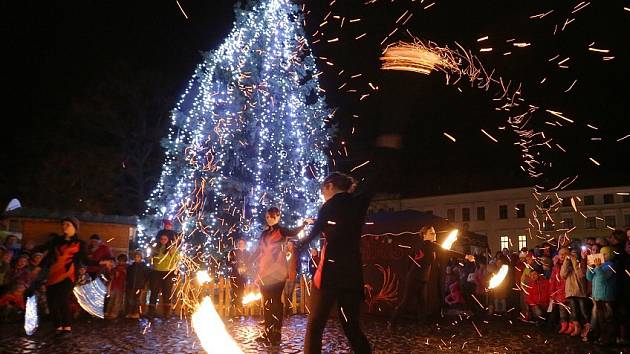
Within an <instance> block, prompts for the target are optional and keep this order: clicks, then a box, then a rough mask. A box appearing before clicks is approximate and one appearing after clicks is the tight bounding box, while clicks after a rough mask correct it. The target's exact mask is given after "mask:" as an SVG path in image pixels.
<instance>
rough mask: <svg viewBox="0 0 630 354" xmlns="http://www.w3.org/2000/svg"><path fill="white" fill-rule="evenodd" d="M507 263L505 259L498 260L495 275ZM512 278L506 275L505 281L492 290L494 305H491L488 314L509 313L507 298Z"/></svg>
mask: <svg viewBox="0 0 630 354" xmlns="http://www.w3.org/2000/svg"><path fill="white" fill-rule="evenodd" d="M504 261H505V258H504V257H501V258H498V259H497V260H496V262H495V265H494V271H493V273H494V274H496V273H498V272H499V271H500V270H501V267H502V266H503V264H504V263H503V262H504ZM509 278H510V275H509V274H508V275H506V276H505V280H504V281H503V282H501V284H499V285H498V286H497V287H495V288H494V289H492V293H491V294H492V304H490V305H489V306H488V307H489V309H488V312H489V314H491V315H492V314H493V313H497V314H500V315H502V314H504V313H505V312H506V311H507V296H508V293H509V291H510V284H511V282H510V281H508V280H509Z"/></svg>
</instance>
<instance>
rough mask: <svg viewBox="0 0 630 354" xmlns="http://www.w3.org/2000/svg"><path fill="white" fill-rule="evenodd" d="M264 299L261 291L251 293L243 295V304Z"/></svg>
mask: <svg viewBox="0 0 630 354" xmlns="http://www.w3.org/2000/svg"><path fill="white" fill-rule="evenodd" d="M260 299H262V294H261V293H260V292H254V293H249V294H247V295H245V296H243V305H247V304H249V303H250V302H254V301H257V300H260Z"/></svg>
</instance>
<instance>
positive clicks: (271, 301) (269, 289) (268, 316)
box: [260, 282, 284, 335]
mask: <svg viewBox="0 0 630 354" xmlns="http://www.w3.org/2000/svg"><path fill="white" fill-rule="evenodd" d="M283 290H284V282H279V283H275V284H269V285H264V286H261V287H260V293H261V295H262V298H263V306H264V310H263V314H264V318H265V333H266V334H270V333H276V335H277V334H279V333H280V332H281V329H282V291H283Z"/></svg>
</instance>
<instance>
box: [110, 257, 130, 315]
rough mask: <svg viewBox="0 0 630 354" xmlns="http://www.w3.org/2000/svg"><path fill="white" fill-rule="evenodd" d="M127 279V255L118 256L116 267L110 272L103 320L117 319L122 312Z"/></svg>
mask: <svg viewBox="0 0 630 354" xmlns="http://www.w3.org/2000/svg"><path fill="white" fill-rule="evenodd" d="M126 279H127V255H126V254H119V255H118V257H116V267H115V268H114V269H113V271H112V280H111V282H110V283H109V302H108V303H107V309H106V311H105V318H107V319H115V318H118V316H119V315H120V313H121V312H122V311H123V301H124V298H125V281H126Z"/></svg>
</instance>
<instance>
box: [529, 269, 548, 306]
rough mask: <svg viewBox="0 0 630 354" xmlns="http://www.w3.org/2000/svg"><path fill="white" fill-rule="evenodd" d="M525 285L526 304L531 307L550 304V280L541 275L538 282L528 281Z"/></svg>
mask: <svg viewBox="0 0 630 354" xmlns="http://www.w3.org/2000/svg"><path fill="white" fill-rule="evenodd" d="M525 285H526V286H525V290H526V293H525V303H527V304H528V305H530V306H534V305H538V306H547V305H548V304H549V280H547V279H545V278H544V277H543V276H542V275H541V276H540V277H539V278H538V280H536V281H534V280H532V279H527V280H526V282H525Z"/></svg>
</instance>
